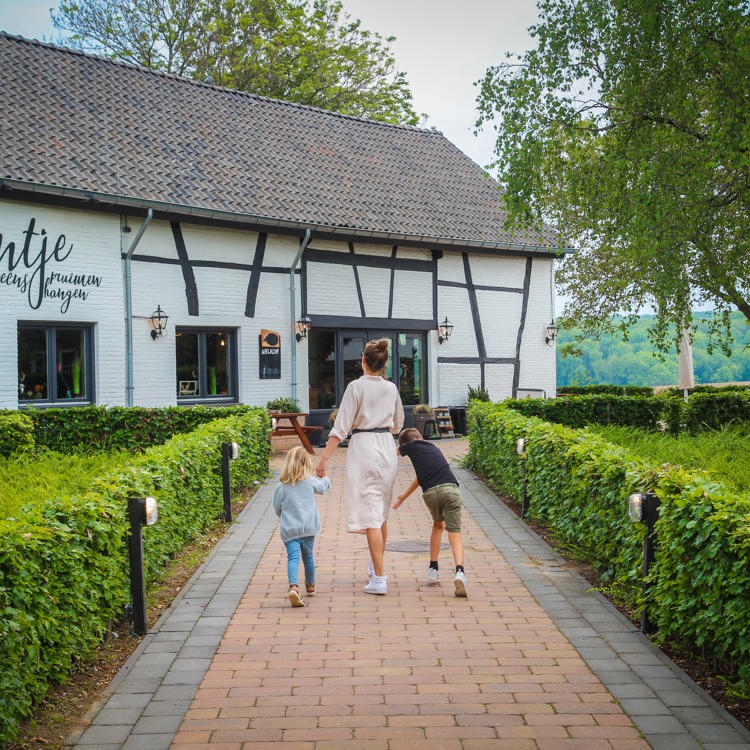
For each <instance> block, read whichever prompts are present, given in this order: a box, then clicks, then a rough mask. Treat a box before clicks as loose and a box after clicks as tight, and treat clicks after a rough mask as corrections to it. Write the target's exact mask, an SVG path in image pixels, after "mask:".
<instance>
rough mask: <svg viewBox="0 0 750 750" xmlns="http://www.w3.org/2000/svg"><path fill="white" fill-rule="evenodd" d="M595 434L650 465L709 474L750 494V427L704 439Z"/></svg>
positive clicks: (617, 430)
mask: <svg viewBox="0 0 750 750" xmlns="http://www.w3.org/2000/svg"><path fill="white" fill-rule="evenodd" d="M589 429H590V430H591V431H592V432H596V433H597V434H599V435H601V436H602V437H604V438H605V439H606V440H607V441H609V442H610V443H614V444H615V445H621V446H622V447H623V448H627V449H628V450H629V451H631V452H632V453H634V454H635V455H638V456H642V457H643V458H644V459H647V460H648V461H649V462H650V463H656V464H675V465H680V466H684V467H685V468H688V469H700V470H702V471H705V472H708V473H709V474H711V475H712V476H713V477H715V478H716V479H717V480H719V481H721V482H722V483H723V484H725V485H726V486H727V488H729V489H731V490H735V491H737V492H743V493H745V492H750V425H747V424H743V425H730V426H729V427H726V428H725V429H723V430H720V431H717V432H704V433H701V434H700V435H678V436H672V435H664V434H661V433H655V432H646V431H644V430H639V429H636V428H635V427H609V426H600V425H592V426H591V427H590V428H589Z"/></svg>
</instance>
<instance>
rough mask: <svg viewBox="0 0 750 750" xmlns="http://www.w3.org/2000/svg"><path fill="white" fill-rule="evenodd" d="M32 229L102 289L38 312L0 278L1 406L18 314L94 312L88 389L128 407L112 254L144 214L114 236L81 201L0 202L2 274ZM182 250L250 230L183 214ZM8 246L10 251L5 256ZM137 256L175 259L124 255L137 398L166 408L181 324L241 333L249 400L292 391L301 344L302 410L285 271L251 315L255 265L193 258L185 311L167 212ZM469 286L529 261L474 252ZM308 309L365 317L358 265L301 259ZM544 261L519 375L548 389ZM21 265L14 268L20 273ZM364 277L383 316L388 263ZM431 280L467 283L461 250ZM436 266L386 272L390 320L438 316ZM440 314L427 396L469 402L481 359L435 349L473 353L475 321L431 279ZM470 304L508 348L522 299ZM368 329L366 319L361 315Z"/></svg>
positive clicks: (12, 402)
mask: <svg viewBox="0 0 750 750" xmlns="http://www.w3.org/2000/svg"><path fill="white" fill-rule="evenodd" d="M32 217H34V218H35V219H36V230H37V231H41V230H42V229H44V230H46V233H47V234H46V237H47V242H48V254H50V253H51V248H52V247H53V246H54V242H55V241H56V240H57V238H58V236H59V235H61V234H64V235H65V238H66V243H67V244H66V248H67V249H70V254H69V256H68V257H67V258H66V259H65V260H64V261H63V262H61V263H54V262H53V261H50V262H49V263H48V267H47V272H50V271H51V270H52V266H53V265H54V266H55V267H56V268H55V270H58V271H61V272H64V273H78V274H87V275H88V274H96V275H98V276H100V277H101V286H99V287H90V288H88V289H87V291H88V293H89V296H88V299H86V300H85V301H84V300H72V301H71V303H70V307H69V309H68V310H67V311H65V312H62V311H61V310H60V303H59V301H56V300H45V301H44V302H43V303H42V305H41V306H40V308H39V309H37V310H34V309H32V308H31V307H30V305H29V302H28V299H27V298H26V296H24V295H23V294H21V293H20V292H19V291H18V290H17V289H16V288H15V287H13V286H12V285H8V284H7V283H6V284H2V283H0V408H15V407H16V406H17V387H18V383H17V340H16V338H17V337H16V331H17V323H18V321H19V320H38V321H46V322H52V321H69V322H78V323H91V324H93V326H94V338H95V380H96V400H97V402H98V403H101V404H110V405H123V404H126V403H127V392H126V369H127V367H126V365H127V363H126V337H125V330H126V326H125V297H124V281H123V278H124V277H123V263H122V260H121V253H122V252H124V251H125V250H127V249H128V248H129V247H130V244H131V243H132V242H133V239H134V238H135V236H136V232H137V231H138V228H139V227H140V225H141V221H142V219H135V218H130V219H129V221H128V223H129V225H130V226H131V228H132V231H131V232H130V233H127V234H121V233H120V217H119V216H116V215H108V214H102V213H95V212H86V211H83V210H67V209H62V208H50V207H44V206H36V205H33V204H27V203H17V202H8V201H0V235H2V239H1V240H0V274H2V273H3V272H6V273H7V271H8V263H9V251H8V246H9V243H15V245H16V259H18V258H19V257H20V250H21V249H22V247H23V242H24V235H23V232H24V231H25V230H26V229H27V227H28V225H29V221H30V219H31V218H32ZM181 230H182V235H183V238H184V241H185V244H186V248H187V253H188V257H189V258H190V260H191V261H196V260H204V261H211V262H227V263H237V264H242V265H245V266H248V267H249V266H250V265H251V264H252V261H253V258H254V255H255V248H256V242H257V239H258V234H257V233H256V232H249V231H247V232H245V231H239V230H232V229H217V228H213V227H206V226H197V225H190V224H186V223H182V224H181ZM299 242H300V238H299V237H293V236H279V235H269V237H268V241H267V244H266V251H265V257H264V266H265V267H267V268H268V267H275V268H279V269H288V268H289V266H290V265H291V263H292V261H293V259H294V257H295V256H296V254H297V252H298V250H299ZM40 243H41V236H39V237H35V238H34V244H33V245H32V248H31V250H32V252H31V255H32V257H34V256H35V255H36V254H37V253H38V250H39V247H41V244H40ZM311 246H312V247H315V248H316V249H319V250H328V251H335V252H341V253H342V260H348V258H347V257H346V256H348V255H349V250H348V247H347V244H346V242H334V241H317V240H314V241H313V242H312V243H311ZM355 252H356V254H368V255H376V256H378V257H383V258H387V257H389V256H390V255H391V248H390V246H388V245H371V244H360V243H355ZM3 253H5V256H4V257H3ZM136 255H138V256H151V257H153V258H159V259H163V260H168V261H171V263H153V262H142V261H138V260H135V261H133V262H132V309H133V360H134V402H135V403H136V404H141V405H149V406H166V405H171V404H174V403H175V402H176V394H175V335H174V333H175V328H176V327H180V326H196V327H212V328H217V327H225V328H227V329H235V330H237V332H238V339H237V343H238V363H239V395H240V400H241V401H243V402H245V403H251V404H259V405H265V403H266V402H267V401H268V400H269V399H271V398H276V397H278V396H289V395H292V390H293V383H292V380H293V379H292V373H291V367H292V359H293V354H295V355H296V364H297V375H296V381H297V382H296V391H297V397H298V398H299V399H300V402H301V404H302V405H303V408H304V407H305V406H306V405H307V398H308V394H307V342H306V341H302V342H300V343H299V344H297V343H296V342H295V340H294V336H293V330H292V323H293V321H292V320H291V318H290V306H289V288H290V276H289V273H285V272H281V273H264V274H263V275H262V276H261V279H260V285H259V288H258V297H257V301H256V309H255V317H254V318H247V317H245V315H244V311H245V302H246V295H247V287H248V283H249V280H250V275H251V272H250V270H249V268H248V269H247V270H245V269H226V268H225V269H221V268H211V267H193V273H194V275H195V280H196V284H197V288H198V299H199V305H200V315H199V316H198V317H195V316H191V315H189V314H188V305H187V299H186V295H185V281H184V279H183V275H182V271H181V268H180V266H179V264H178V263H177V259H178V256H177V251H176V248H175V242H174V237H173V234H172V230H171V227H170V224H169V222H166V221H156V220H155V221H153V222H152V223H151V224H150V226H149V227H148V228H147V229H146V231H145V233H144V234H143V237H142V239H141V241H140V244H139V245H138V247H137V249H136ZM397 257H398V258H413V259H416V260H424V261H431V259H432V254H431V252H430V251H429V250H423V249H418V248H399V249H398V253H397ZM470 262H471V271H472V277H473V281H474V283H475V284H481V285H491V286H502V287H517V288H521V287H522V285H523V278H524V271H525V263H526V261H525V259H523V258H515V257H507V258H497V257H489V256H478V255H471V256H470ZM306 267H307V271H308V276H307V280H306V282H307V300H308V312H309V313H310V314H311V315H316V314H317V315H336V316H354V317H358V316H359V315H360V305H359V299H358V296H357V290H356V284H355V278H354V272H353V269H352V267H351V265H350V264H349V263H346V264H342V265H340V266H339V265H335V264H329V263H325V264H323V263H313V262H309V263H307V265H306ZM550 267H551V261H546V260H540V259H534V261H533V272H532V278H531V299H530V303H529V307H528V312H527V320H526V327H525V331H524V335H523V340H522V347H521V359H522V364H521V372H520V386H522V387H526V388H532V387H533V388H543V389H545V390H546V391H547V393H548V395H552V394H553V393H554V389H555V371H554V367H555V350H554V347H551V346H547V345H546V344H545V343H544V328H545V326H546V325H547V324H548V323H549V321H550V317H551V308H550V291H549V273H550ZM25 270H26V269H22V268H21V267H20V266H19V267H18V268H17V269H16V272H17V273H20V272H21V271H25ZM358 273H359V278H360V284H361V289H362V295H363V298H364V301H365V308H366V315H367V316H369V317H376V318H383V317H386V316H387V313H388V299H389V293H390V279H391V273H390V271H389V270H386V269H379V268H371V267H360V268H359V271H358ZM438 278H439V279H441V280H448V281H455V282H460V283H465V281H466V279H465V274H464V267H463V261H462V258H461V254H460V253H459V252H455V253H454V252H447V253H445V254H444V256H443V257H442V258H441V259H440V260H439V261H438ZM432 283H433V274H432V273H430V272H421V271H403V270H402V271H397V272H396V275H395V281H394V304H393V311H392V315H393V317H396V318H407V319H431V318H432V316H433V291H432ZM301 286H302V283H301V278H300V276H299V275H297V276H296V278H295V316H299V315H300V314H301V304H300V290H301ZM437 298H438V306H437V316H438V321H442V320H443V319H444V318H445V316H446V315H447V316H448V318H449V320H450V322H452V323H453V325H454V330H453V335H452V337H451V338H450V339H449V340H448V341H447V342H445V343H444V344H438V338H437V333H436V332H435V331H430V332H429V333H428V337H427V340H428V347H427V350H428V370H429V383H430V394H429V401H430V402H431V403H435V404H441V405H460V404H464V403H465V402H466V395H467V388H468V386H469V385H471V386H472V387H477V386H479V384H480V380H481V375H480V367H479V365H476V364H454V363H442V364H438V363H437V358H438V357H467V358H469V357H477V356H478V349H477V340H476V336H475V329H474V320H473V317H472V314H471V307H470V304H469V295H468V292H467V290H466V289H463V288H459V287H448V286H438V290H437ZM477 302H478V307H479V311H480V315H481V318H482V323H483V333H484V340H485V344H486V347H487V354H488V356H490V357H512V356H514V354H515V346H516V337H517V330H518V324H519V320H520V314H521V303H522V296H521V295H520V294H517V293H513V292H495V291H486V290H478V291H477ZM157 305H160V306H161V308H162V310H164V311H165V312H166V313H167V315H169V323H168V329H167V335H166V336H163V337H161V338H159V339H157V340H156V341H154V340H152V338H151V335H150V332H151V324H150V316H151V314H152V313H153V312H154V310H156V307H157ZM362 327H366V321H363V326H362ZM263 328H269V329H272V330H276V331H278V332H279V333H280V334H281V340H282V344H281V349H282V360H281V366H282V377H281V379H280V380H260V379H259V377H258V336H259V334H260V331H261V329H263ZM512 373H513V368H512V366H509V365H508V366H503V365H487V366H486V369H485V374H486V385H487V388H488V389H489V391H490V394H491V396H492V397H493V399H500V398H504V397H506V396H508V395H510V392H511V388H512Z"/></svg>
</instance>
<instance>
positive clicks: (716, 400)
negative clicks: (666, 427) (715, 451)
mask: <svg viewBox="0 0 750 750" xmlns="http://www.w3.org/2000/svg"><path fill="white" fill-rule="evenodd" d="M681 422H682V424H683V425H684V429H686V430H687V431H688V432H691V433H696V432H702V431H703V430H720V429H721V428H722V427H726V426H727V425H728V424H729V423H730V422H750V390H748V389H745V390H731V391H729V390H727V391H720V392H719V393H715V392H710V391H701V392H700V393H693V394H691V396H690V398H689V399H688V402H687V403H686V404H683V406H682V415H681Z"/></svg>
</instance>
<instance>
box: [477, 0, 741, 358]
mask: <svg viewBox="0 0 750 750" xmlns="http://www.w3.org/2000/svg"><path fill="white" fill-rule="evenodd" d="M539 13H540V20H539V23H538V24H537V25H536V26H534V27H532V28H531V29H530V32H531V35H532V38H534V39H536V41H537V46H536V48H534V49H532V50H529V51H527V52H525V53H524V54H523V55H521V56H518V57H515V58H511V57H510V56H509V58H508V59H507V61H506V62H504V63H502V64H500V65H497V66H495V67H492V68H490V69H489V70H488V71H487V73H486V75H485V77H484V79H483V80H482V81H481V82H480V85H481V89H480V94H479V96H478V99H477V103H478V106H479V117H478V122H477V125H478V127H482V126H485V125H487V124H489V123H494V124H495V126H496V128H497V132H498V137H497V142H496V154H495V156H496V160H495V162H494V165H493V166H494V167H495V168H496V169H497V170H498V174H499V179H500V182H501V183H502V185H503V186H504V187H505V188H506V189H507V205H508V207H509V212H510V215H511V223H512V224H514V225H524V224H528V223H532V222H538V221H540V220H541V219H542V218H543V219H544V220H546V221H548V222H550V223H552V224H555V225H556V226H557V227H558V228H559V229H560V231H561V233H562V235H563V236H564V237H565V239H566V241H567V242H569V243H571V244H573V245H574V246H576V247H577V251H576V252H575V253H573V254H572V255H571V256H569V257H568V258H567V259H566V260H565V261H564V262H563V263H562V266H561V270H560V273H559V277H558V279H559V281H560V283H561V288H562V291H563V293H564V294H565V295H566V296H567V297H568V298H569V299H570V304H569V305H568V307H567V308H566V313H567V314H568V316H569V317H570V318H571V319H572V320H573V321H574V322H575V323H577V324H578V325H579V326H580V329H581V331H582V332H583V333H585V334H588V335H591V334H595V333H600V332H601V331H603V330H607V329H611V328H612V327H613V326H619V327H620V328H621V329H622V331H623V332H627V330H628V328H629V327H630V324H631V323H633V322H634V321H635V319H636V317H635V316H636V314H637V313H638V312H639V311H642V310H645V309H648V308H650V309H651V310H654V311H656V313H657V317H656V324H655V327H654V337H653V338H654V341H655V343H656V344H657V345H658V346H659V348H661V349H662V350H667V349H668V348H673V349H674V348H676V347H677V342H678V339H679V330H680V326H682V325H688V324H689V323H690V321H691V318H692V314H691V310H693V309H710V310H712V311H713V313H714V315H713V316H712V323H711V335H712V341H713V342H716V343H720V344H721V345H722V346H723V347H724V349H725V350H726V351H728V350H729V343H730V342H731V333H730V325H729V314H728V313H729V311H730V310H732V309H737V310H739V311H741V313H742V314H743V315H744V316H745V317H746V318H747V319H748V320H750V244H749V239H750V22H749V19H748V6H747V3H746V1H745V0H541V1H540V2H539ZM615 314H621V315H622V316H623V317H620V318H618V319H617V320H616V321H615V320H613V317H612V316H613V315H615ZM670 324H676V327H675V325H670Z"/></svg>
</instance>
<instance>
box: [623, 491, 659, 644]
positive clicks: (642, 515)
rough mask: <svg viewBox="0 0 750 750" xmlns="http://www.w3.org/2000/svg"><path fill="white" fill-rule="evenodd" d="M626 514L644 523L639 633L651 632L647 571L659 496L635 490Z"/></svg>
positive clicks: (636, 521)
mask: <svg viewBox="0 0 750 750" xmlns="http://www.w3.org/2000/svg"><path fill="white" fill-rule="evenodd" d="M628 516H629V517H630V520H631V521H633V522H634V523H643V524H645V525H646V536H645V537H644V539H643V572H642V575H643V600H644V603H643V611H642V612H641V633H653V632H654V631H655V630H656V627H655V626H654V625H653V623H652V622H651V621H650V620H649V617H648V583H647V577H648V571H649V568H650V567H651V563H652V562H654V560H655V559H656V556H655V554H654V542H655V541H656V533H655V531H654V526H655V524H656V521H657V520H658V518H659V498H658V497H656V495H655V494H654V493H653V492H645V493H642V492H636V493H634V494H632V495H631V496H630V497H629V498H628Z"/></svg>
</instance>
